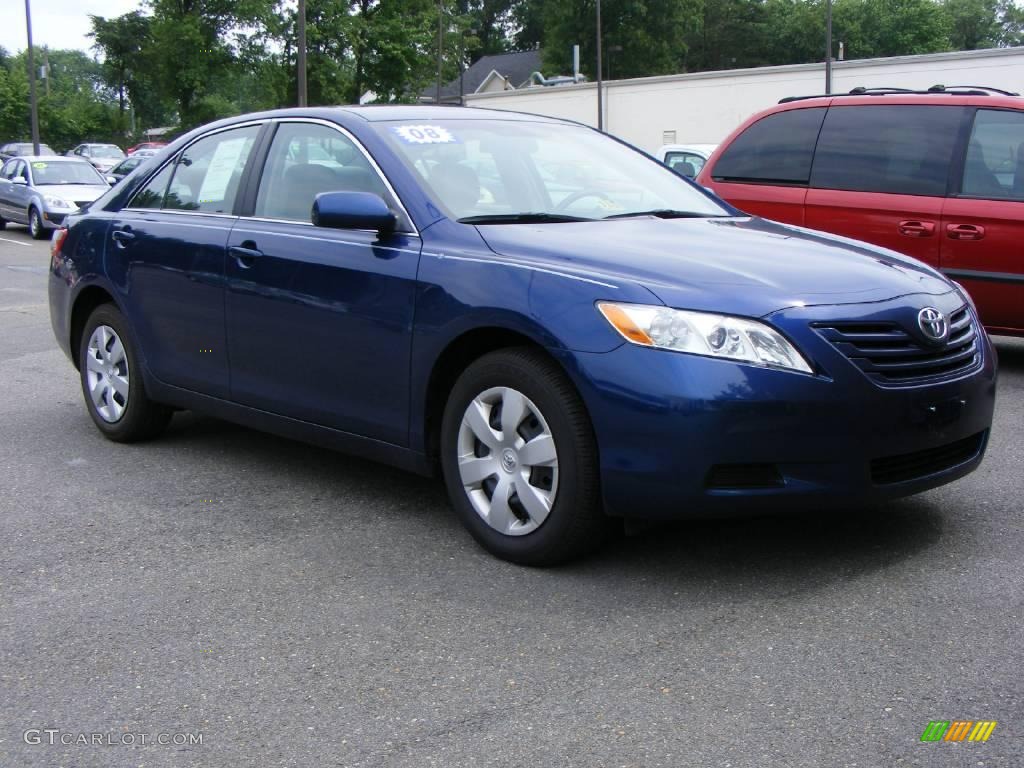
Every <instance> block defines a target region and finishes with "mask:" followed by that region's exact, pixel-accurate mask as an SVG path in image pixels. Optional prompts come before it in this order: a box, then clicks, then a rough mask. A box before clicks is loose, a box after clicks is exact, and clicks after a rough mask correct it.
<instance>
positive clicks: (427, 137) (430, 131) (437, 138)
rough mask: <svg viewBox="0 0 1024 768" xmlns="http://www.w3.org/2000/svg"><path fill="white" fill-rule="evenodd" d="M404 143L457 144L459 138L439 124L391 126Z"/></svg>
mask: <svg viewBox="0 0 1024 768" xmlns="http://www.w3.org/2000/svg"><path fill="white" fill-rule="evenodd" d="M391 130H393V131H394V132H395V133H396V134H397V135H398V138H400V139H401V140H402V141H404V142H405V143H406V144H458V143H459V140H458V139H456V138H455V137H454V136H452V134H451V133H450V132H449V131H448V130H446V129H445V128H442V127H441V126H439V125H399V126H397V127H395V128H392V129H391Z"/></svg>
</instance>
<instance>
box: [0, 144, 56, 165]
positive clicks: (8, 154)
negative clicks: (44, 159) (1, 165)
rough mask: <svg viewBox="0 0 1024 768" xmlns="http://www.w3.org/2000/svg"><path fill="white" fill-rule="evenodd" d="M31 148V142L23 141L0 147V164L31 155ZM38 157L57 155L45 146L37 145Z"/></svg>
mask: <svg viewBox="0 0 1024 768" xmlns="http://www.w3.org/2000/svg"><path fill="white" fill-rule="evenodd" d="M32 150H33V146H32V143H31V142H25V141H12V142H9V143H7V144H4V145H2V146H0V162H4V161H6V160H10V159H11V158H12V157H24V156H25V155H31V154H33V151H32ZM39 154H40V155H56V154H57V153H56V152H54V151H53V150H52V149H50V148H49V147H48V146H46V145H45V144H40V145H39Z"/></svg>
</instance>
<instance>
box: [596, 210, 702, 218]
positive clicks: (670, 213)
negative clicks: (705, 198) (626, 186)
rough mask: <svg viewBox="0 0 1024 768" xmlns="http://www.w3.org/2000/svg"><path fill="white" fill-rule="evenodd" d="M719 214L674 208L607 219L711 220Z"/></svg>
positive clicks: (619, 214)
mask: <svg viewBox="0 0 1024 768" xmlns="http://www.w3.org/2000/svg"><path fill="white" fill-rule="evenodd" d="M721 215H722V214H718V213H697V212H696V211H677V210H674V209H672V208H653V209H651V210H649V211H630V212H629V213H613V214H612V215H611V216H605V217H604V218H606V219H628V218H630V217H631V216H657V217H658V218H659V219H711V218H715V217H719V216H721Z"/></svg>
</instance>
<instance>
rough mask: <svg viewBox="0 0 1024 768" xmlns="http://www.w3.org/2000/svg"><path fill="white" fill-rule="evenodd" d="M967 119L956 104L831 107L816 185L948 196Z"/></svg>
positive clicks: (817, 156)
mask: <svg viewBox="0 0 1024 768" xmlns="http://www.w3.org/2000/svg"><path fill="white" fill-rule="evenodd" d="M962 119H963V108H962V107H953V106H950V107H944V106H924V105H907V106H899V105H892V106H874V105H872V106H860V105H857V106H843V107H832V108H831V109H829V111H828V115H827V116H826V117H825V123H824V125H823V126H822V128H821V137H820V138H819V139H818V149H817V152H816V153H815V156H814V168H813V170H812V172H811V186H812V187H815V188H817V189H840V190H848V191H851V192H888V193H892V194H900V195H925V196H930V197H943V196H945V194H946V187H947V183H948V180H949V173H950V168H951V166H952V164H953V148H954V145H955V144H956V138H957V133H958V132H959V129H960V125H961V121H962Z"/></svg>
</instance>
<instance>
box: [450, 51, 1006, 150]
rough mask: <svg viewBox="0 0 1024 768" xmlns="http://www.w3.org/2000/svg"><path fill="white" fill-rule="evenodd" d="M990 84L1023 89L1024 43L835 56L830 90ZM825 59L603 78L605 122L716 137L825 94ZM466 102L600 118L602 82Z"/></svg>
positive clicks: (683, 138)
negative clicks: (784, 104)
mask: <svg viewBox="0 0 1024 768" xmlns="http://www.w3.org/2000/svg"><path fill="white" fill-rule="evenodd" d="M936 84H942V85H946V86H954V85H984V86H988V87H992V88H1001V89H1004V90H1008V91H1014V92H1024V48H998V49H989V50H982V51H962V52H958V53H933V54H926V55H921V56H896V57H893V58H886V59H860V60H857V61H840V62H833V68H832V91H833V93H845V92H847V91H849V90H850V89H851V88H855V87H858V86H864V87H868V88H871V87H881V86H888V87H899V88H913V89H926V88H929V87H930V86H933V85H936ZM824 90H825V66H824V64H793V65H789V66H782V67H759V68H757V69H732V70H727V71H722V72H697V73H694V74H687V75H664V76H661V77H643V78H636V79H633V80H614V81H610V82H606V83H605V84H604V109H605V129H606V130H607V131H608V132H609V133H612V134H614V135H615V136H618V137H620V138H622V139H625V140H626V141H628V142H630V143H632V144H635V145H636V146H638V147H640V148H641V149H644V150H646V151H648V152H653V151H654V150H656V149H657V148H658V147H660V146H661V145H662V144H674V143H680V144H690V143H707V144H716V143H718V142H720V141H722V139H724V138H725V137H726V136H727V135H728V134H729V133H730V132H731V131H732V130H733V129H734V128H736V127H737V126H738V125H739V124H740V123H741V122H742V121H743V120H745V119H746V118H747V117H749V116H750V115H751V114H753V113H754V112H758V111H760V110H762V109H765V108H766V107H769V106H771V105H772V104H775V103H777V102H778V101H779V99H781V98H784V97H786V96H803V95H811V94H821V93H824ZM465 101H466V105H467V106H471V107H487V108H491V109H510V110H516V111H520V112H535V113H538V114H542V115H550V116H552V117H563V118H568V119H570V120H577V121H579V122H582V123H587V124H589V125H595V126H596V125H597V85H596V83H585V84H579V85H562V86H558V87H555V88H525V89H520V90H513V91H499V92H496V93H474V94H470V93H467V95H466V97H465Z"/></svg>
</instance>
